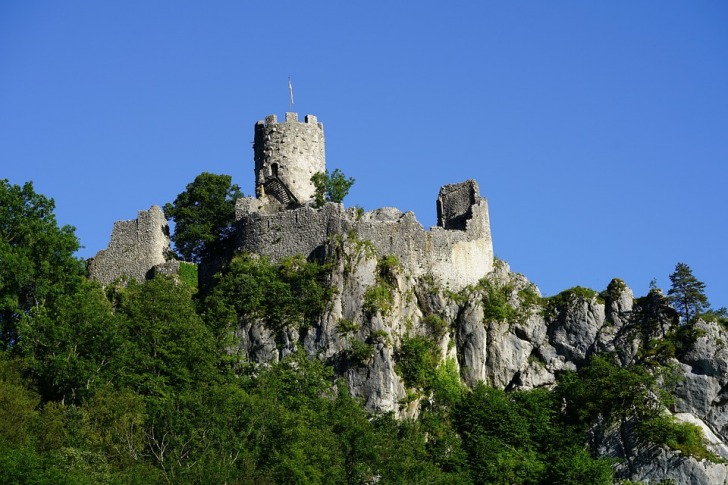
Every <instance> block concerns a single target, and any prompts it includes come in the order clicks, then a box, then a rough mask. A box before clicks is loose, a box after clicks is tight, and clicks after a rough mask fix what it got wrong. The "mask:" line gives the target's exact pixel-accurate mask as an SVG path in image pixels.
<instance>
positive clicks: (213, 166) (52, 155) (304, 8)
mask: <svg viewBox="0 0 728 485" xmlns="http://www.w3.org/2000/svg"><path fill="white" fill-rule="evenodd" d="M289 76H291V77H292V78H293V84H294V94H295V106H294V110H295V111H298V112H300V114H301V115H304V114H307V113H310V114H315V115H317V116H318V117H319V120H321V121H322V122H323V123H324V126H325V132H326V138H327V163H328V166H329V168H337V167H338V168H341V169H342V170H343V171H344V172H345V173H346V174H347V175H350V176H353V177H354V178H356V184H355V186H354V188H353V189H352V192H351V193H350V195H349V197H348V199H347V200H346V203H347V205H354V204H357V205H361V206H363V207H364V208H366V209H367V210H370V209H375V208H377V207H383V206H396V207H398V208H400V209H402V210H412V211H414V212H415V214H416V216H417V218H418V219H419V220H420V221H421V222H422V223H423V224H424V225H425V226H430V225H433V224H434V223H435V198H436V196H437V191H438V189H439V187H440V186H441V185H443V184H446V183H454V182H459V181H462V180H465V179H467V178H475V179H476V180H477V181H478V182H479V184H480V188H481V192H482V195H483V196H485V197H487V198H488V201H489V204H490V214H491V221H492V229H493V238H494V247H495V252H496V254H497V256H498V257H500V258H501V259H505V260H506V261H508V262H509V263H510V264H511V267H512V269H513V270H514V271H518V272H520V273H523V274H525V275H526V276H527V277H528V278H529V279H530V280H532V281H533V282H535V283H536V284H537V285H538V286H539V287H540V288H541V290H542V292H543V293H544V294H546V295H550V294H554V293H557V292H559V291H561V290H563V289H566V288H569V287H571V286H575V285H582V286H588V287H592V288H594V289H596V290H602V289H604V288H605V287H606V285H607V284H608V283H609V281H610V280H611V278H613V277H621V278H623V279H624V280H625V281H626V282H627V284H628V285H630V286H631V287H632V288H633V289H634V290H635V293H636V294H637V295H643V294H645V293H646V292H647V288H648V284H649V282H650V280H651V279H652V278H657V281H658V285H659V286H661V287H663V288H665V289H667V288H669V286H670V282H669V279H668V275H669V274H670V273H671V272H672V270H673V269H674V267H675V264H676V263H677V262H678V261H682V262H685V263H687V264H688V265H690V267H691V268H692V269H693V272H694V274H695V275H696V276H697V277H698V278H699V279H701V280H702V281H704V282H705V283H706V284H707V289H708V296H709V298H710V300H711V303H712V304H713V306H714V307H719V306H724V305H728V251H726V247H727V246H728V243H727V241H728V237H727V236H728V228H727V227H726V225H727V223H728V211H727V210H726V209H728V202H727V201H726V180H728V168H726V167H727V162H728V2H725V1H723V0H716V1H700V0H692V1H689V2H687V1H664V0H660V1H656V0H655V1H616V2H614V1H610V2H606V1H604V2H583V1H576V0H574V1H552V2H544V1H521V2H490V1H487V2H485V1H484V2H475V1H473V2H459V1H455V2H443V1H438V2H429V1H423V2H414V3H413V2H398V1H387V2H378V1H368V2H356V3H355V2H325V3H324V2H315V1H307V2H289V1H276V2H261V1H259V2H232V1H231V2H224V1H220V2H184V1H153V2H151V1H143V2H142V1H132V0H125V1H123V2H121V1H119V2H98V1H64V2H55V1H34V0H27V1H19V0H17V1H13V0H0V167H1V168H2V170H0V178H9V179H10V181H11V182H13V183H16V184H21V183H23V182H25V181H27V180H32V181H33V182H34V184H35V188H36V190H37V191H38V192H41V193H43V194H45V195H47V196H50V197H53V198H54V199H55V201H56V206H57V209H56V213H57V216H58V219H59V222H60V223H62V224H71V225H73V226H75V227H76V228H77V230H76V234H77V235H78V236H79V238H80V239H81V243H82V244H83V245H84V246H85V247H84V249H82V250H81V252H80V253H79V255H80V256H83V257H90V256H93V255H94V254H95V253H96V252H97V251H99V250H100V249H103V248H105V247H106V245H107V244H108V240H109V236H110V233H111V229H112V226H113V223H114V221H116V220H120V219H133V218H135V217H136V212H137V210H141V209H148V208H149V207H150V206H151V205H153V204H159V205H161V204H163V203H164V202H167V201H172V200H173V199H174V197H175V196H176V195H177V194H178V193H179V192H181V191H182V190H184V187H185V185H186V184H187V183H189V182H191V181H192V180H193V179H194V177H195V176H196V175H197V174H199V173H200V172H203V171H208V172H213V173H226V174H230V175H232V176H233V179H234V181H235V182H236V183H238V184H239V185H240V186H241V187H242V189H243V191H244V192H245V193H246V194H249V193H251V192H252V190H253V152H252V150H251V142H252V139H253V125H254V123H255V122H256V120H259V119H262V118H263V117H265V116H266V115H268V114H272V113H276V114H278V115H279V116H282V115H283V113H284V112H285V111H286V110H287V109H288V91H287V80H288V77H289Z"/></svg>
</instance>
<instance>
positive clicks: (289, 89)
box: [288, 77, 293, 111]
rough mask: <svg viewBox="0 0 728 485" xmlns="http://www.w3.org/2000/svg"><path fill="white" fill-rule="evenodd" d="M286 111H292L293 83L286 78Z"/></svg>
mask: <svg viewBox="0 0 728 485" xmlns="http://www.w3.org/2000/svg"><path fill="white" fill-rule="evenodd" d="M288 111H293V83H292V82H291V78H290V77H289V78H288Z"/></svg>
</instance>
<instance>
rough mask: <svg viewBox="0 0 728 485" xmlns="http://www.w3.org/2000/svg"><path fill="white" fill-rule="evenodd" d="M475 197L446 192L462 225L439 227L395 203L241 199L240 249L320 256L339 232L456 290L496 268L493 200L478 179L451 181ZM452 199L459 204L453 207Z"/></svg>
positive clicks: (449, 211)
mask: <svg viewBox="0 0 728 485" xmlns="http://www.w3.org/2000/svg"><path fill="white" fill-rule="evenodd" d="M448 187H451V188H453V187H454V190H455V192H456V193H460V194H461V195H462V194H466V196H467V197H468V198H469V199H470V202H469V204H468V205H467V207H464V206H463V200H462V197H451V198H441V199H442V201H441V204H442V207H443V210H444V211H445V213H446V214H457V215H462V214H463V213H466V214H468V215H469V217H468V218H467V219H465V218H464V217H460V219H459V220H460V222H459V225H458V227H462V229H446V228H445V227H440V226H438V227H433V228H431V229H430V230H429V231H428V230H425V229H424V227H422V225H421V224H420V223H419V222H418V221H417V219H416V218H415V215H414V214H413V213H412V212H406V213H402V212H400V211H399V210H397V209H394V208H383V209H377V210H374V211H371V212H367V213H365V214H359V213H358V212H357V210H356V209H354V208H352V209H344V207H343V206H342V205H341V204H334V203H327V204H325V205H324V206H323V207H321V208H314V207H312V206H310V205H308V206H303V207H299V208H296V209H290V210H282V211H272V210H271V208H270V206H269V205H268V204H267V203H266V201H265V200H261V199H255V198H251V197H248V198H243V199H239V200H238V202H237V206H236V220H237V246H238V248H239V249H241V250H243V251H247V252H251V253H255V254H260V255H264V256H267V257H269V258H271V259H272V260H274V261H275V260H278V259H281V258H284V257H288V256H293V255H296V254H302V255H304V256H306V257H308V258H315V257H319V256H322V255H324V254H326V252H327V251H328V250H330V248H331V245H332V244H333V243H335V241H336V238H337V237H350V236H355V237H356V238H358V239H360V240H363V241H370V242H371V243H372V245H373V246H374V248H375V249H376V251H377V254H378V255H379V256H380V257H381V256H386V255H395V256H397V258H398V259H399V261H400V263H401V264H402V265H403V266H404V268H406V269H407V270H409V271H411V272H412V274H413V275H414V276H419V275H424V274H431V275H432V276H434V277H435V278H436V279H438V280H439V281H440V282H441V283H443V284H444V285H446V286H447V287H448V288H450V289H451V290H453V291H457V290H460V289H462V288H463V287H465V286H467V285H470V284H474V283H477V282H478V281H479V280H480V279H481V278H482V277H483V276H485V275H486V274H488V273H489V272H490V271H491V270H492V269H493V242H492V238H491V233H490V221H489V216H488V203H487V201H486V200H485V199H484V198H482V197H480V194H479V191H478V185H477V183H476V182H475V181H473V180H468V181H466V182H463V183H462V184H456V185H455V186H448ZM450 202H452V204H454V205H455V208H451V207H450Z"/></svg>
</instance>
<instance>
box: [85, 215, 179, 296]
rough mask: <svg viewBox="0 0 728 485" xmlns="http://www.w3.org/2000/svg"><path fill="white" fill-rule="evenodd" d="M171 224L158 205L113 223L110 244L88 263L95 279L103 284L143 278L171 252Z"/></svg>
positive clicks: (141, 279) (142, 279) (91, 274)
mask: <svg viewBox="0 0 728 485" xmlns="http://www.w3.org/2000/svg"><path fill="white" fill-rule="evenodd" d="M169 251H170V249H169V226H168V224H167V220H166V219H165V217H164V212H162V209H161V208H159V206H156V205H155V206H152V207H151V208H150V209H149V210H148V211H139V212H138V217H137V218H136V219H134V220H131V221H118V222H116V223H114V229H113V231H112V233H111V241H110V242H109V247H108V248H107V249H105V250H102V251H99V252H98V254H96V257H94V258H93V259H92V260H91V262H90V264H89V274H90V276H91V278H92V279H94V280H96V281H98V282H99V283H101V284H102V285H108V284H111V283H114V282H115V281H123V280H126V279H134V280H137V281H144V279H145V278H147V276H148V275H149V273H150V271H152V269H153V268H154V267H155V266H158V265H162V264H164V263H165V256H166V255H167V254H169Z"/></svg>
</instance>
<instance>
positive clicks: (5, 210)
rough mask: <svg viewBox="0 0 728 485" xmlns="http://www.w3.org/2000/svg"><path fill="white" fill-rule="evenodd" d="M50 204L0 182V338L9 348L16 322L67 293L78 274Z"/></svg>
mask: <svg viewBox="0 0 728 485" xmlns="http://www.w3.org/2000/svg"><path fill="white" fill-rule="evenodd" d="M54 209H55V203H54V201H53V199H49V198H47V197H44V196H43V195H40V194H37V193H36V192H35V190H34V189H33V183H32V182H27V183H25V184H24V185H23V186H22V187H21V186H19V185H12V184H10V182H9V181H8V180H7V179H5V180H0V339H1V340H2V342H3V343H4V344H5V345H11V344H12V343H14V341H15V339H16V337H17V335H16V332H17V325H18V322H19V321H20V319H21V318H23V317H24V316H26V315H28V314H29V313H30V312H31V311H33V310H35V309H39V308H42V307H44V306H45V305H47V304H48V303H50V302H52V301H53V300H55V299H57V298H59V297H60V296H61V295H62V294H64V293H66V292H68V291H70V288H71V287H72V286H73V285H75V284H77V283H78V282H79V281H80V280H79V278H80V276H81V275H82V274H83V264H82V263H81V261H80V260H78V259H77V258H75V257H74V256H73V254H74V253H75V252H76V250H78V248H79V242H78V239H77V238H76V235H75V234H74V231H75V229H74V228H73V227H71V226H63V227H58V224H57V223H56V217H55V215H54V213H53V211H54Z"/></svg>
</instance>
